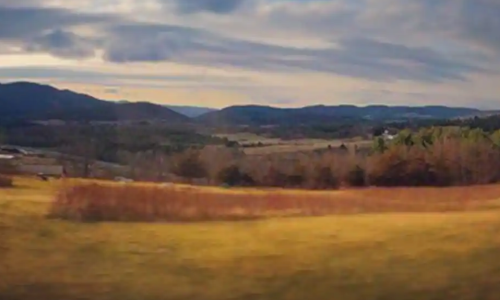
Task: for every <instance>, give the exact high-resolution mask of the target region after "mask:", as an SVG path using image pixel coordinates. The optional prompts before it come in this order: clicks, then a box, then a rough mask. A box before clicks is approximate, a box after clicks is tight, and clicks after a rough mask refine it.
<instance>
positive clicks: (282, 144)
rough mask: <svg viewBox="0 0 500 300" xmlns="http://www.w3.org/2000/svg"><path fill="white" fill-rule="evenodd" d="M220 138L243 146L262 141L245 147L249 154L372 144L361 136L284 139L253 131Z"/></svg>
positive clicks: (224, 135)
mask: <svg viewBox="0 0 500 300" xmlns="http://www.w3.org/2000/svg"><path fill="white" fill-rule="evenodd" d="M216 136H217V137H220V138H227V139H228V140H230V141H234V142H238V143H239V144H240V145H242V146H248V145H256V144H258V143H262V145H264V146H262V147H249V148H245V149H244V152H245V154H247V155H267V154H275V153H290V152H299V151H313V150H318V149H327V148H328V146H331V147H340V146H341V145H342V144H345V145H346V146H348V147H350V146H352V147H354V145H357V146H358V147H362V146H367V145H371V144H372V141H371V140H363V139H361V138H352V139H346V140H322V139H295V140H282V139H278V138H266V137H262V136H259V135H256V134H252V133H237V134H219V135H216Z"/></svg>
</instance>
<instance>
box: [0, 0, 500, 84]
mask: <svg viewBox="0 0 500 300" xmlns="http://www.w3.org/2000/svg"><path fill="white" fill-rule="evenodd" d="M157 1H158V4H162V5H163V8H164V9H163V10H161V9H160V10H158V14H157V15H151V18H150V15H147V14H146V15H141V14H138V15H136V14H133V13H131V12H129V14H128V15H126V16H124V15H118V14H114V15H113V14H109V13H107V14H102V13H96V12H98V11H99V5H98V4H99V3H98V1H94V2H95V4H94V5H93V6H92V7H90V8H89V7H87V6H86V5H85V9H83V6H84V5H83V4H81V10H79V7H80V6H79V4H78V3H79V2H77V1H70V2H68V1H57V0H40V1H36V0H20V1H17V2H16V3H13V2H12V1H10V0H0V43H1V44H2V45H3V46H2V49H3V48H5V49H7V48H8V47H6V46H5V45H8V44H9V43H10V44H11V45H14V46H17V47H19V48H21V49H23V50H24V51H26V52H37V53H49V54H51V55H53V56H56V57H63V58H70V59H74V60H79V59H82V58H86V57H92V56H93V55H94V54H95V53H103V59H104V60H105V63H113V64H126V63H129V62H152V63H154V62H163V61H166V62H175V63H180V64H185V65H194V66H202V67H207V68H211V67H217V68H225V69H227V70H229V71H232V70H233V69H235V68H236V69H244V70H250V71H262V72H266V71H267V72H275V73H281V74H287V75H290V76H293V75H300V74H302V73H311V72H313V73H314V72H320V73H326V74H336V75H340V76H345V77H351V78H358V79H365V80H370V81H376V82H387V81H397V80H408V81H418V82H424V83H436V82H439V83H440V82H444V81H465V80H468V78H469V77H470V76H471V75H475V74H492V73H495V72H496V70H495V69H496V66H497V65H498V63H499V62H500V42H499V41H500V21H499V19H498V17H497V16H498V15H499V14H500V2H499V1H498V0H440V1H434V0H356V1H352V0H338V1H320V0H308V1H304V0H303V1H276V0H260V1H252V0H204V1H203V0H157ZM94 2H92V3H94ZM115 2H116V3H117V5H118V3H120V5H121V6H120V7H122V8H123V10H120V11H128V10H127V8H135V7H136V6H137V3H139V2H140V1H139V0H116V1H115ZM115 2H113V3H115ZM151 2H152V0H151V1H148V3H149V4H151ZM49 3H50V5H48V4H49ZM69 3H70V4H69ZM250 3H252V4H251V5H250ZM65 5H66V6H65ZM68 5H70V7H71V9H69V8H64V7H68ZM152 7H153V6H152ZM242 7H246V8H248V9H241V8H242ZM89 11H94V13H89ZM106 11H109V8H107V9H106ZM144 11H145V12H150V11H149V10H144ZM203 12H207V13H209V14H203ZM186 14H189V16H186ZM152 16H155V17H156V18H153V17H152ZM167 17H168V18H167ZM188 17H189V18H188ZM165 19H168V20H169V22H171V23H165V21H164V20H165ZM139 20H142V21H139ZM145 20H147V22H146V21H145ZM268 32H269V33H273V34H274V33H276V32H277V33H279V34H281V35H284V36H287V39H289V40H300V39H305V40H307V39H311V38H314V39H317V40H320V41H321V42H322V47H313V46H310V45H308V44H307V41H306V42H303V43H302V44H300V43H297V45H298V46H297V45H295V46H291V45H290V44H287V43H286V42H280V41H279V40H275V41H274V40H271V38H269V37H268V38H264V37H266V36H267V33H268ZM478 47H480V48H481V49H477V48H478ZM483 50H488V51H486V52H485V51H483ZM5 51H7V50H5ZM55 74H56V75H57V73H55Z"/></svg>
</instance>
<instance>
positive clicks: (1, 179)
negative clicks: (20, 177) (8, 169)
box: [0, 175, 14, 188]
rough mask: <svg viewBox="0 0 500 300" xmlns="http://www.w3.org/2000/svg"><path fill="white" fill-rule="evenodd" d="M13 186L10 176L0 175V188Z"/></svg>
mask: <svg viewBox="0 0 500 300" xmlns="http://www.w3.org/2000/svg"><path fill="white" fill-rule="evenodd" d="M13 186H14V181H13V180H12V178H10V177H7V176H4V175H0V188H10V187H13Z"/></svg>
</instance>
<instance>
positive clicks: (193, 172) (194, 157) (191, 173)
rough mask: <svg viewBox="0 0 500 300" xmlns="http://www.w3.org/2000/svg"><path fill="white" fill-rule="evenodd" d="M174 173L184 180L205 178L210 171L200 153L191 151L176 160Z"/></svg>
mask: <svg viewBox="0 0 500 300" xmlns="http://www.w3.org/2000/svg"><path fill="white" fill-rule="evenodd" d="M173 173H174V174H175V175H177V176H180V177H184V178H190V179H193V178H205V177H207V175H208V171H207V168H206V165H205V163H204V162H203V161H202V160H201V158H200V153H199V152H197V151H193V150H190V151H188V152H186V153H183V154H181V155H180V156H178V157H177V158H176V159H175V160H174V166H173Z"/></svg>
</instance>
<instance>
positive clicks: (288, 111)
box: [0, 82, 485, 126]
mask: <svg viewBox="0 0 500 300" xmlns="http://www.w3.org/2000/svg"><path fill="white" fill-rule="evenodd" d="M484 113H485V112H482V111H480V110H478V109H473V108H457V107H446V106H422V107H410V106H384V105H372V106H365V107H358V106H354V105H339V106H322V105H320V106H309V107H303V108H276V107H269V106H256V105H248V106H231V107H227V108H224V109H222V110H215V109H211V108H205V107H190V106H168V105H159V104H153V103H149V102H128V101H119V102H112V101H105V100H101V99H97V98H94V97H92V96H89V95H85V94H80V93H76V92H73V91H69V90H59V89H56V88H54V87H52V86H49V85H41V84H37V83H30V82H16V83H9V84H0V118H1V119H6V118H17V119H23V120H54V119H58V120H72V121H137V120H162V121H165V122H171V123H201V124H205V125H222V126H234V125H249V126H262V125H297V124H317V123H324V122H332V121H339V120H374V121H391V120H405V119H422V118H432V119H450V118H459V117H469V116H475V115H481V114H484Z"/></svg>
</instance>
